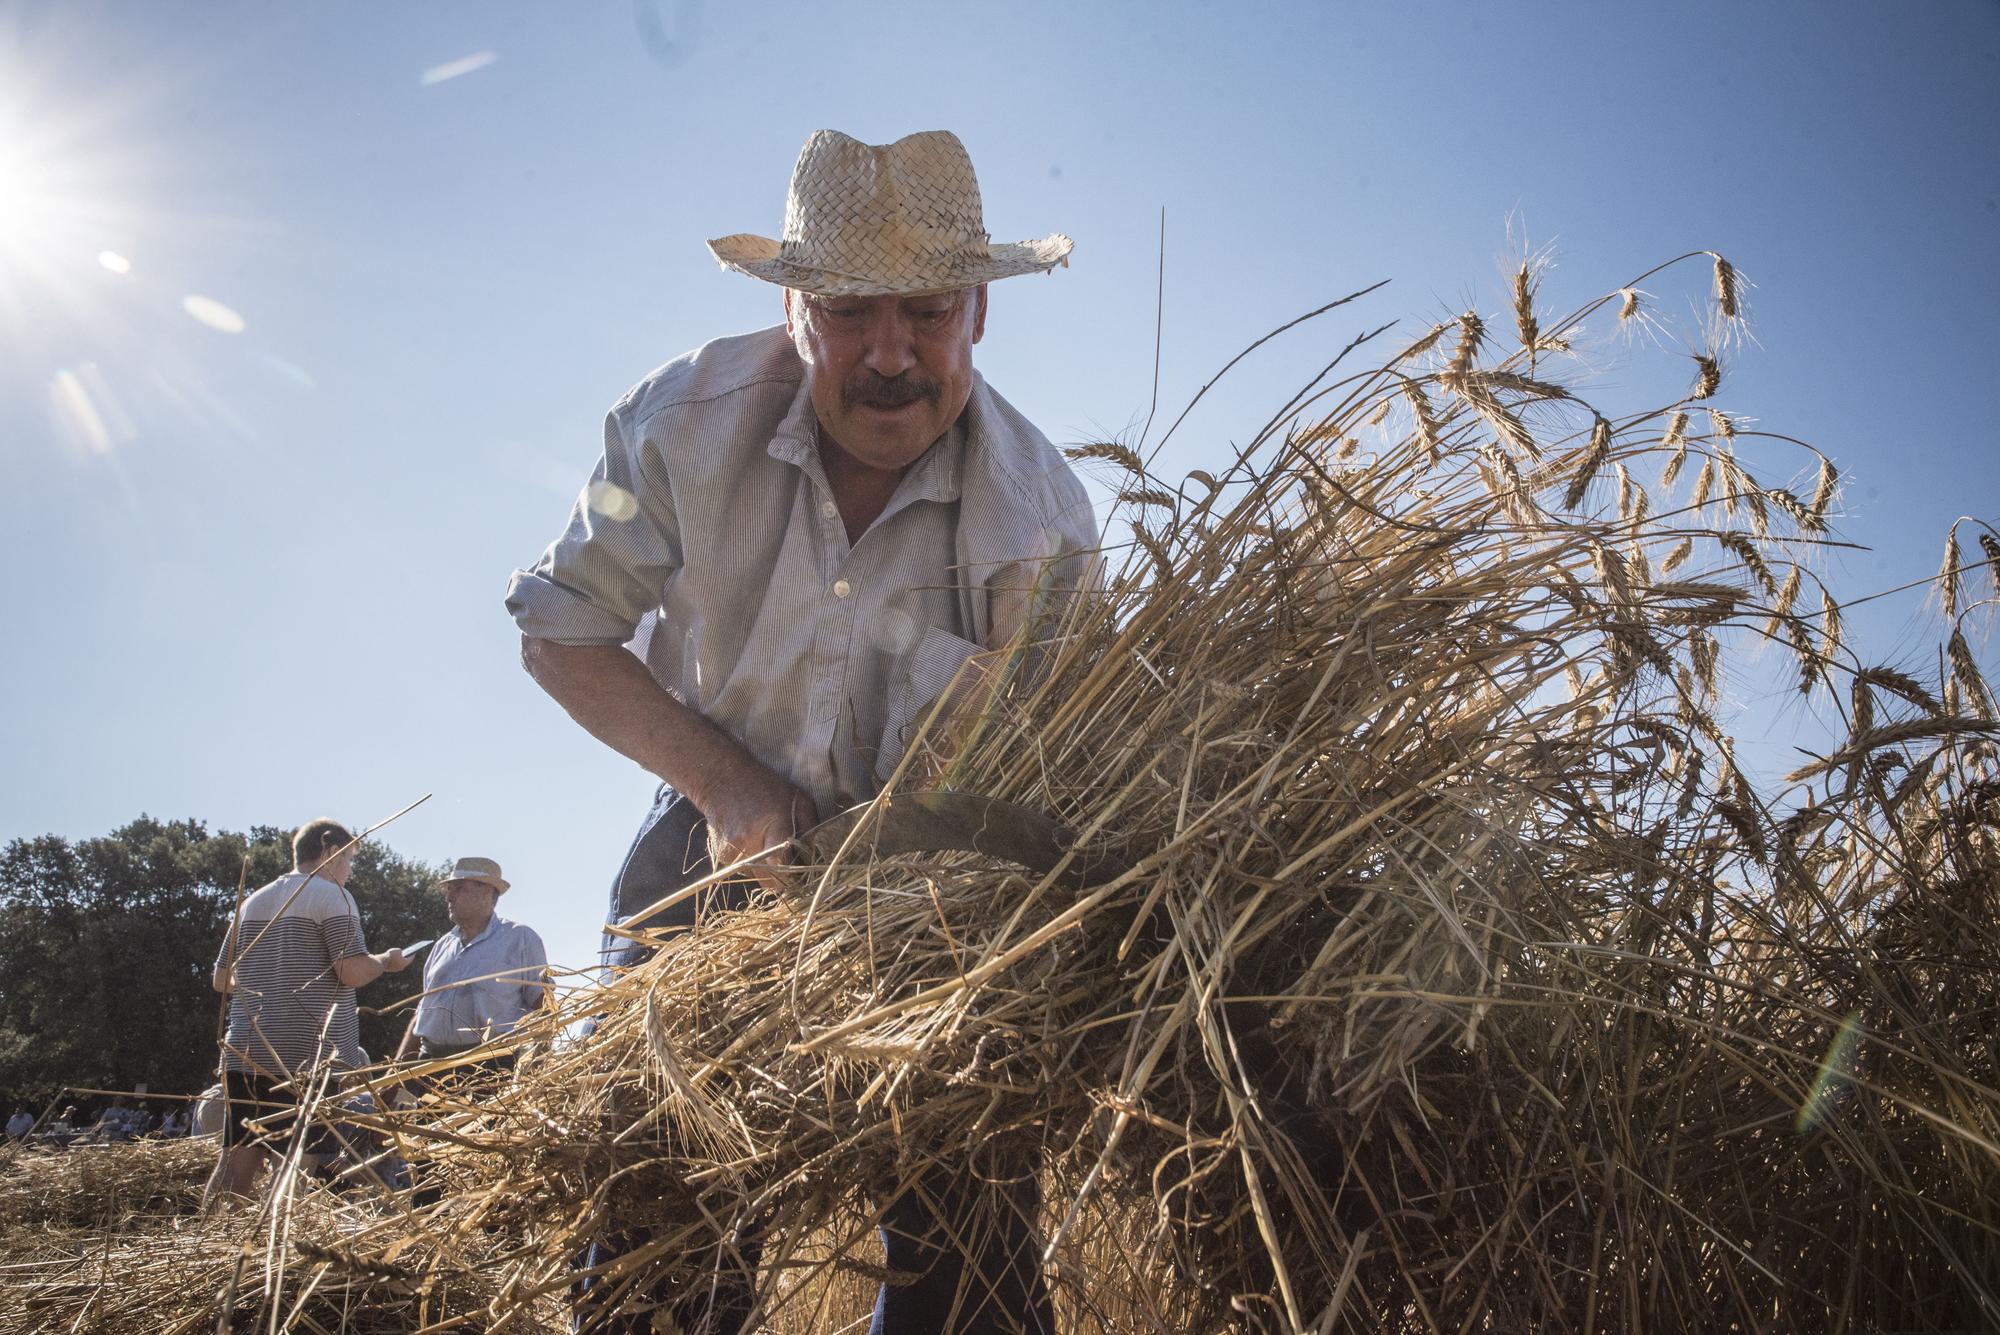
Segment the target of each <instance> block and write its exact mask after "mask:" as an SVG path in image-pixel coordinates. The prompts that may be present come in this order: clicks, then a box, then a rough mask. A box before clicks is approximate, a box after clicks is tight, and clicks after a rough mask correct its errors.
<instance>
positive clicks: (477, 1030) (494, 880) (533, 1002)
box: [396, 858, 549, 1067]
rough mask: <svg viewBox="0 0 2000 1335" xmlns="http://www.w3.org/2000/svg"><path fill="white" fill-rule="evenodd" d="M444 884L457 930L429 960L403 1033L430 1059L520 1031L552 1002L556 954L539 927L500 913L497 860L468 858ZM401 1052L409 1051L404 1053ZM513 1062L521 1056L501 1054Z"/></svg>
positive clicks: (498, 1059) (501, 882) (503, 1062)
mask: <svg viewBox="0 0 2000 1335" xmlns="http://www.w3.org/2000/svg"><path fill="white" fill-rule="evenodd" d="M437 889H438V890H439V892H440V893H442V894H443V895H444V907H445V912H447V913H449V914H450V915H451V925H452V930H451V931H449V932H447V933H445V935H444V938H443V939H442V940H440V941H439V942H438V943H437V944H436V945H434V946H432V947H431V952H430V954H429V956H428V957H426V958H425V960H424V991H423V996H422V997H420V998H419V999H418V1001H417V1010H416V1014H414V1015H413V1016H411V1017H410V1027H409V1029H408V1030H406V1031H405V1032H404V1034H403V1048H404V1049H407V1048H408V1047H409V1045H410V1043H411V1041H412V1040H414V1041H415V1042H416V1044H417V1054H418V1056H419V1057H421V1058H422V1059H423V1060H425V1061H436V1060H438V1059H440V1058H444V1057H453V1056H457V1055H458V1054H459V1053H462V1052H468V1051H470V1050H471V1049H473V1048H475V1047H478V1046H479V1045H480V1044H481V1043H484V1042H486V1041H488V1040H489V1039H494V1038H500V1037H502V1036H504V1035H506V1034H509V1033H512V1032H513V1030H514V1026H515V1025H517V1024H519V1023H520V1022H521V1017H522V1016H524V1015H526V1014H528V1012H530V1011H532V1010H535V1009H537V1008H538V1007H541V1006H543V1005H546V1004H547V1002H548V996H549V987H548V963H549V956H548V952H547V951H546V950H545V949H544V948H543V947H542V938H541V937H540V936H538V935H536V933H535V929H534V928H532V927H529V926H527V925H526V924H523V923H518V922H512V921H510V920H508V919H506V918H502V917H500V916H499V915H498V914H497V913H495V912H494V911H493V910H494V907H495V905H497V904H498V903H499V901H500V896H501V895H504V894H506V893H507V878H506V877H504V876H502V875H501V874H500V864H499V863H497V862H495V861H494V860H493V859H492V858H460V859H459V860H458V861H456V862H454V863H453V864H452V866H451V870H450V871H449V872H447V873H446V874H445V876H444V879H443V880H440V881H439V882H438V883H437ZM396 1055H397V1056H398V1057H399V1058H400V1057H402V1056H403V1055H404V1052H403V1051H398V1052H397V1054H396ZM492 1060H493V1064H494V1065H496V1066H501V1067H505V1066H511V1065H512V1064H513V1060H514V1054H513V1053H511V1052H507V1053H499V1054H496V1055H495V1056H494V1058H493V1059H492Z"/></svg>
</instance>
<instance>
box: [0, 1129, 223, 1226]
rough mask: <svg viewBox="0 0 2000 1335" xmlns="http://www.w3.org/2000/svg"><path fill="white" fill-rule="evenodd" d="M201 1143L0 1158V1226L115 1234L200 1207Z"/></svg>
mask: <svg viewBox="0 0 2000 1335" xmlns="http://www.w3.org/2000/svg"><path fill="white" fill-rule="evenodd" d="M213 1167H215V1143H214V1142H213V1141H208V1140H185V1139H176V1140H134V1141H128V1142H125V1143H122V1144H110V1145H82V1146H78V1147H76V1148H74V1149H71V1150H68V1151H37V1150H29V1151H21V1150H10V1151H7V1152H5V1153H0V1229H6V1230H8V1231H9V1232H11V1231H12V1230H15V1229H77V1228H89V1229H116V1228H121V1227H126V1226H128V1225H129V1224H130V1223H131V1222H132V1220H133V1218H134V1217H135V1216H140V1217H151V1216H157V1217H161V1218H171V1217H173V1216H175V1215H179V1214H186V1213H188V1212H190V1211H192V1210H193V1209H195V1208H196V1207H197V1206H199V1205H200V1204H201V1191H202V1185H203V1183H205V1182H206V1181H207V1180H208V1172H209V1170H210V1169H211V1168H213Z"/></svg>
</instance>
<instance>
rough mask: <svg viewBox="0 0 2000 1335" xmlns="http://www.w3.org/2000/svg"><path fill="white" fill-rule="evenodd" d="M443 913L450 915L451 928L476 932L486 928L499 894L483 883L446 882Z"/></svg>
mask: <svg viewBox="0 0 2000 1335" xmlns="http://www.w3.org/2000/svg"><path fill="white" fill-rule="evenodd" d="M443 888H444V907H445V912H447V913H449V914H450V915H451V923H452V926H454V927H457V928H460V929H461V930H465V931H474V932H476V931H478V930H479V929H480V928H482V927H484V926H486V921H487V919H489V918H491V917H492V916H493V905H494V902H495V901H496V900H498V899H499V898H500V892H499V891H498V890H495V889H494V888H493V887H492V886H490V885H488V884H486V882H484V881H446V882H445V883H444V887H443Z"/></svg>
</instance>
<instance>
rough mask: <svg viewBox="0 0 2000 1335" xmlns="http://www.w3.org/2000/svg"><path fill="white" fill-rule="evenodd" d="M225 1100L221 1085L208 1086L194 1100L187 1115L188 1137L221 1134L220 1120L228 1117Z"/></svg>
mask: <svg viewBox="0 0 2000 1335" xmlns="http://www.w3.org/2000/svg"><path fill="white" fill-rule="evenodd" d="M226 1104H227V1098H226V1096H225V1095H224V1094H223V1090H222V1085H221V1084H220V1083H219V1082H218V1083H216V1084H213V1085H210V1086H209V1087H208V1088H207V1089H204V1090H203V1091H201V1093H200V1094H199V1095H198V1096H197V1097H196V1098H195V1101H194V1110H193V1111H192V1112H190V1113H189V1114H188V1134H189V1135H190V1136H219V1135H221V1134H222V1120H223V1118H224V1117H226V1116H228V1109H227V1106H226Z"/></svg>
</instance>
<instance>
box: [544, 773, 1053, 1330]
mask: <svg viewBox="0 0 2000 1335" xmlns="http://www.w3.org/2000/svg"><path fill="white" fill-rule="evenodd" d="M709 870H710V865H709V860H708V825H707V823H706V822H705V821H703V820H702V817H701V813H700V812H699V811H697V810H695V806H694V803H692V802H690V801H689V800H688V799H687V798H685V797H683V796H682V795H681V794H679V793H677V792H675V791H674V790H673V789H672V788H669V787H668V786H666V785H665V784H661V785H660V790H659V793H658V794H657V795H656V796H655V798H654V800H653V807H652V810H650V811H649V812H647V813H646V819H645V821H644V822H643V823H642V824H641V825H640V827H639V833H638V836H637V837H636V838H634V839H633V841H632V847H631V850H630V851H629V852H627V853H626V855H625V862H624V864H623V865H622V866H621V867H619V869H618V875H617V877H616V878H615V879H614V880H613V881H612V883H611V905H610V915H611V920H612V921H614V922H625V921H627V920H629V919H630V918H631V917H632V916H633V915H634V914H637V913H639V912H641V911H642V910H644V909H645V908H646V906H647V905H649V904H652V903H655V902H656V901H658V900H660V899H663V898H665V897H666V896H667V895H669V894H672V893H673V892H674V891H676V890H679V889H681V888H682V887H684V886H688V885H691V884H693V883H694V882H695V881H697V880H699V879H701V878H702V877H704V876H706V875H708V874H709ZM747 898H748V890H747V888H746V887H745V886H743V885H742V884H740V883H728V884H724V885H718V886H711V887H710V888H709V889H707V890H706V891H704V892H703V893H702V894H700V895H698V896H696V897H695V899H690V900H683V901H682V902H681V903H679V904H675V905H673V906H672V907H670V908H667V909H665V910H662V911H661V912H660V913H659V914H658V915H657V916H655V917H652V918H648V919H647V920H646V921H645V924H644V925H646V926H648V927H655V928H659V927H668V928H679V929H682V930H685V929H688V928H692V927H694V926H695V925H696V924H697V923H698V922H699V921H700V920H701V919H703V918H705V917H707V916H708V915H710V914H712V913H715V912H727V911H729V910H731V909H736V908H741V907H742V906H743V904H744V903H745V902H746V900H747ZM697 901H698V902H697ZM645 957H646V948H645V947H643V946H635V945H633V944H632V943H631V942H629V941H626V940H623V939H622V938H618V937H613V936H610V935H608V934H607V935H606V937H605V939H604V950H603V959H604V963H605V964H606V966H608V967H613V968H629V967H630V966H632V965H634V964H637V963H639V962H640V961H642V960H644V959H645ZM1033 1168H1034V1166H1033V1165H1032V1164H1029V1165H1025V1166H1024V1168H1023V1170H1022V1171H1019V1172H1016V1173H1013V1174H1007V1175H1004V1180H1001V1179H1002V1177H1003V1175H1001V1174H998V1173H990V1172H989V1173H984V1174H976V1173H975V1172H974V1171H973V1170H972V1168H971V1167H970V1166H969V1165H966V1164H950V1165H946V1166H940V1167H935V1168H933V1169H931V1170H930V1171H929V1172H928V1173H927V1174H925V1175H924V1176H923V1177H921V1178H920V1179H919V1180H918V1181H917V1182H916V1183H914V1184H913V1185H911V1186H909V1187H907V1188H906V1189H905V1190H903V1191H902V1192H900V1193H899V1194H898V1195H896V1196H895V1197H894V1198H893V1199H892V1200H891V1201H890V1202H889V1204H888V1206H887V1207H886V1208H885V1209H884V1210H883V1215H882V1245H883V1247H884V1249H885V1250H886V1252H887V1253H888V1255H887V1260H888V1267H889V1269H890V1270H892V1271H900V1272H903V1273H904V1274H906V1275H911V1276H914V1277H915V1278H914V1279H912V1280H911V1281H910V1282H909V1283H898V1284H884V1285H883V1286H882V1289H881V1292H880V1293H878V1294H877V1295H876V1298H875V1315H874V1319H873V1320H872V1321H871V1323H870V1325H869V1330H870V1332H871V1333H872V1335H940V1332H947V1331H948V1332H954V1333H955V1335H1001V1333H1002V1332H1009V1333H1011V1332H1016V1331H1021V1332H1028V1335H1054V1331H1055V1316H1054V1313H1053V1311H1052V1309H1051V1307H1050V1304H1049V1295H1048V1288H1047V1286H1046V1285H1045V1284H1044V1283H1043V1280H1042V1268H1041V1245H1040V1242H1039V1241H1038V1238H1037V1234H1036V1229H1035V1216H1036V1213H1037V1211H1038V1210H1039V1208H1040V1205H1041V1188H1040V1185H1039V1184H1038V1183H1037V1181H1036V1179H1035V1174H1034V1171H1033ZM645 1241H646V1238H645V1235H643V1234H639V1233H634V1232H627V1233H625V1234H622V1235H619V1236H617V1237H615V1238H607V1239H605V1240H604V1241H602V1242H599V1243H595V1244H593V1245H592V1246H591V1248H590V1250H589V1252H588V1253H586V1256H585V1259H584V1264H585V1265H600V1264H603V1263H604V1262H606V1261H608V1260H609V1259H611V1258H612V1257H614V1256H617V1255H619V1254H621V1253H623V1252H625V1251H628V1250H630V1249H632V1248H634V1247H638V1246H640V1245H642V1244H643V1243H644V1242H645ZM762 1253H763V1238H762V1236H761V1235H758V1236H752V1237H746V1238H743V1239H741V1240H739V1242H738V1243H737V1245H736V1248H735V1254H734V1255H733V1256H727V1257H724V1258H719V1259H718V1260H717V1262H716V1264H715V1275H714V1279H713V1282H712V1283H710V1284H704V1285H701V1286H699V1292H696V1293H693V1294H691V1295H689V1296H685V1297H682V1298H680V1299H678V1300H674V1299H672V1298H670V1297H669V1296H668V1295H665V1294H648V1295H646V1297H647V1299H648V1302H649V1304H650V1303H651V1302H659V1303H663V1304H665V1305H666V1306H667V1308H668V1310H669V1311H670V1312H671V1313H672V1314H673V1317H674V1319H675V1321H677V1322H678V1323H679V1324H680V1327H681V1329H683V1330H685V1331H688V1332H690V1335H695V1333H696V1332H702V1331H706V1332H708V1333H709V1335H737V1332H738V1331H740V1330H742V1329H743V1321H744V1318H745V1317H747V1316H748V1315H749V1314H750V1309H751V1308H752V1307H753V1306H754V1305H755V1300H756V1273H757V1263H758V1260H759V1259H760V1257H761V1255H762ZM968 1261H970V1262H971V1264H970V1265H969V1266H968V1265H967V1262H968ZM968 1272H969V1273H968ZM593 1283H594V1282H593V1281H589V1280H586V1281H584V1282H583V1283H582V1284H580V1285H579V1286H578V1288H579V1292H580V1293H584V1294H587V1293H588V1291H589V1290H590V1289H591V1288H592V1287H593ZM961 1290H963V1292H961ZM586 1302H587V1300H586ZM599 1329H603V1330H606V1331H611V1332H618V1333H619V1335H623V1332H632V1333H633V1335H638V1332H650V1331H651V1330H652V1324H651V1313H650V1312H634V1313H632V1314H630V1315H626V1314H622V1313H621V1314H619V1315H617V1316H614V1317H612V1318H611V1319H610V1321H609V1322H607V1323H606V1324H604V1325H603V1326H601V1327H599Z"/></svg>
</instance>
